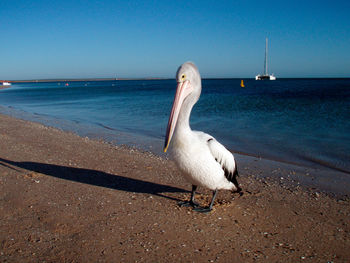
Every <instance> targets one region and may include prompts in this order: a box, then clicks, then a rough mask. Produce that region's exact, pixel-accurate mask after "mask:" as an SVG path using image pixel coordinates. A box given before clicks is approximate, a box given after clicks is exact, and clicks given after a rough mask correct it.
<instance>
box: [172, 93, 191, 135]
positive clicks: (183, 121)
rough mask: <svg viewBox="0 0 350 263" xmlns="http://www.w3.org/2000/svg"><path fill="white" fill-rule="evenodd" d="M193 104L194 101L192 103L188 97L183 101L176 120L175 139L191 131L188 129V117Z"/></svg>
mask: <svg viewBox="0 0 350 263" xmlns="http://www.w3.org/2000/svg"><path fill="white" fill-rule="evenodd" d="M195 103H196V101H193V100H192V99H191V98H190V97H188V98H186V100H185V101H184V103H183V105H182V107H181V110H180V113H179V117H178V120H177V124H176V129H175V134H174V135H175V137H181V136H183V135H185V134H189V133H190V132H191V131H192V130H191V127H190V116H191V111H192V108H193V105H194V104H195Z"/></svg>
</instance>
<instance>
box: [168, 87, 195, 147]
mask: <svg viewBox="0 0 350 263" xmlns="http://www.w3.org/2000/svg"><path fill="white" fill-rule="evenodd" d="M192 91H193V88H192V85H191V83H190V82H189V81H188V80H185V81H183V82H178V83H177V88H176V94H175V98H174V102H173V107H172V109H171V113H170V117H169V121H168V127H167V129H166V135H165V143H164V152H166V151H167V150H168V147H169V144H170V141H171V138H172V136H173V133H174V130H175V127H176V122H177V119H178V117H179V112H180V110H181V106H182V103H183V102H184V100H185V98H186V97H187V96H188V95H189V94H190V93H192Z"/></svg>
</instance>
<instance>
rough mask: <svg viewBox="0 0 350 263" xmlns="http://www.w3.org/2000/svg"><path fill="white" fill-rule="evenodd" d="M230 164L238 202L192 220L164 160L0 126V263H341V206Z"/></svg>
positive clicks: (231, 199) (344, 210)
mask: <svg viewBox="0 0 350 263" xmlns="http://www.w3.org/2000/svg"><path fill="white" fill-rule="evenodd" d="M237 159H238V165H239V168H240V174H241V176H240V178H239V182H240V183H241V185H242V188H243V190H244V194H243V196H239V194H232V193H230V192H228V191H220V192H219V194H218V198H217V201H216V202H215V204H214V210H213V211H212V212H211V213H209V214H201V213H197V212H194V211H192V210H191V209H190V208H185V207H178V205H177V202H178V201H180V200H185V199H187V198H188V197H189V190H190V185H189V184H188V183H187V182H186V181H185V180H184V179H183V178H182V177H181V175H180V174H179V172H178V170H177V169H176V167H175V166H174V164H173V163H172V162H171V161H169V160H166V159H164V158H161V157H158V156H155V155H153V154H151V153H147V152H141V151H139V150H136V149H132V148H127V147H121V146H114V145H111V144H108V143H105V142H103V141H98V140H90V139H88V138H82V137H79V136H77V135H74V134H71V133H67V132H63V131H60V130H57V129H54V128H50V127H45V126H43V125H41V124H37V123H33V122H28V121H22V120H18V119H14V118H11V117H8V116H4V115H0V214H1V220H0V262H43V261H46V262H99V261H101V262H175V261H176V262H328V261H329V262H349V261H350V250H349V247H350V227H349V216H350V201H349V199H348V198H347V197H344V196H343V197H339V196H338V197H337V196H335V195H329V194H325V193H322V192H319V191H316V190H310V189H308V188H306V187H302V186H300V185H299V184H293V181H290V182H284V181H286V179H287V178H288V176H287V175H289V173H288V174H286V172H285V170H286V169H288V167H287V168H286V169H283V170H281V169H280V170H279V169H275V168H271V167H266V165H268V162H260V161H259V160H247V159H246V158H242V157H239V158H237ZM261 169H264V170H265V171H266V169H267V170H268V169H271V171H272V172H271V173H274V176H272V175H271V177H268V178H266V177H260V176H259V174H261ZM276 174H277V176H276ZM291 174H293V173H291ZM273 178H282V179H281V180H276V179H273ZM210 198H211V192H210V191H207V190H205V189H199V194H198V200H199V201H200V202H201V204H203V205H205V204H207V203H208V202H209V201H210Z"/></svg>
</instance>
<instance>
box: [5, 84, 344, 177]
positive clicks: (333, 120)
mask: <svg viewBox="0 0 350 263" xmlns="http://www.w3.org/2000/svg"><path fill="white" fill-rule="evenodd" d="M243 81H244V84H245V87H241V86H240V84H241V79H203V80H202V94H201V97H200V99H199V101H198V102H197V104H196V105H195V106H194V108H193V110H192V114H191V120H190V124H191V127H192V129H193V130H200V131H204V132H206V133H209V134H210V135H212V136H214V137H215V138H216V139H217V140H218V141H220V142H221V143H222V144H224V145H225V146H226V148H228V149H229V150H231V151H232V152H234V153H239V154H243V155H247V156H254V157H257V158H264V159H269V160H274V161H278V162H282V163H290V164H295V165H298V166H303V167H311V168H317V169H326V170H330V171H338V172H341V173H342V174H343V175H344V174H345V176H348V177H349V179H350V79H277V80H275V81H256V80H254V79H243ZM175 89H176V81H175V79H156V80H108V81H91V80H90V81H57V82H28V83H13V84H12V86H11V87H10V88H7V89H2V90H0V113H2V114H7V115H10V116H13V117H16V118H21V119H25V120H30V121H36V122H40V123H42V124H45V125H48V126H53V127H56V128H60V129H63V130H65V131H71V132H74V133H77V134H79V135H81V136H87V137H90V138H94V139H102V140H105V141H108V142H110V143H113V144H118V145H120V144H122V145H128V146H132V147H137V148H140V149H142V150H145V151H151V152H153V153H155V154H157V155H162V154H163V153H162V148H163V145H164V138H165V132H166V126H167V122H168V118H169V113H170V110H171V106H172V101H173V97H174V94H175Z"/></svg>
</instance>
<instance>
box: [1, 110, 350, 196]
mask: <svg viewBox="0 0 350 263" xmlns="http://www.w3.org/2000/svg"><path fill="white" fill-rule="evenodd" d="M0 115H6V116H10V117H11V118H16V119H21V120H25V121H29V122H34V123H38V124H41V125H44V126H48V127H52V128H54V129H59V130H62V131H64V132H68V133H74V134H76V135H78V136H80V137H88V138H90V139H93V140H100V141H101V140H102V141H105V142H107V143H110V144H111V145H114V146H123V147H124V146H126V147H127V148H136V149H139V150H140V151H146V152H150V153H152V154H155V155H156V156H159V157H161V158H167V157H168V155H166V154H164V153H163V151H162V143H163V142H162V141H160V140H159V138H153V137H149V136H143V135H140V134H138V133H132V132H131V133H128V132H125V131H121V130H111V131H109V132H108V133H106V132H103V131H102V130H100V131H98V130H94V129H91V128H89V126H88V125H87V124H82V123H79V124H78V125H77V126H76V124H75V123H74V122H71V121H67V120H65V123H62V122H60V121H59V120H56V119H45V118H44V119H42V118H40V115H35V114H34V115H33V114H31V113H27V112H22V111H18V110H15V109H13V108H10V109H8V108H6V107H1V106H0ZM35 118H37V119H35ZM72 125H73V126H72ZM80 126H81V127H80ZM82 131H83V132H82ZM111 134H113V135H111ZM111 136H112V137H111ZM229 150H230V149H229ZM231 152H232V153H233V154H234V156H235V158H236V159H237V160H239V163H238V165H239V167H238V168H239V170H240V168H241V167H240V163H242V164H243V165H244V166H247V167H255V168H254V169H255V170H254V172H256V171H258V172H257V176H258V177H260V178H270V180H274V181H277V182H279V183H280V184H288V185H289V186H294V187H295V186H298V187H304V188H310V189H313V191H314V192H317V191H319V192H324V193H327V194H329V195H332V196H335V197H339V198H342V197H345V198H349V196H350V175H349V173H348V172H347V171H341V170H339V169H337V168H332V167H328V166H324V165H320V164H319V166H316V167H311V166H307V165H303V164H299V163H295V162H287V161H284V160H278V159H271V158H265V157H260V156H254V155H251V154H247V153H244V152H236V151H232V150H231Z"/></svg>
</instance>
